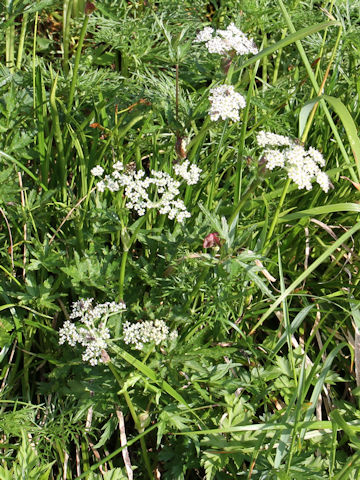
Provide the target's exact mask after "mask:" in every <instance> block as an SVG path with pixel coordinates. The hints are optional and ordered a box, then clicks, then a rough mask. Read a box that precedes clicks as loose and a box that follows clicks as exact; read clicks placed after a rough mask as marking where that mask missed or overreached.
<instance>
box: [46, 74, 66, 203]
mask: <svg viewBox="0 0 360 480" xmlns="http://www.w3.org/2000/svg"><path fill="white" fill-rule="evenodd" d="M57 80H58V75H57V76H56V78H55V81H54V84H53V86H52V89H51V93H50V107H51V116H52V120H53V124H54V136H55V141H56V145H57V151H58V158H57V160H58V172H59V177H60V189H61V194H62V199H63V201H64V202H66V200H67V191H66V177H67V175H66V161H65V155H64V143H63V134H62V131H61V128H60V120H59V113H58V110H57V106H56V96H55V93H56V85H57Z"/></svg>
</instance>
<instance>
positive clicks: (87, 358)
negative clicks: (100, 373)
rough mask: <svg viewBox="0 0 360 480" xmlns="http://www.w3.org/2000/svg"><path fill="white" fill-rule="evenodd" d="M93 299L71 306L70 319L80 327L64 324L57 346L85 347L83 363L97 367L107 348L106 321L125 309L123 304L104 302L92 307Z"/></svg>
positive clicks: (108, 333)
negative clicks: (77, 345)
mask: <svg viewBox="0 0 360 480" xmlns="http://www.w3.org/2000/svg"><path fill="white" fill-rule="evenodd" d="M93 300H94V299H93V298H88V299H86V300H85V299H80V300H79V301H78V302H74V303H73V304H72V311H71V314H70V319H71V320H74V319H78V320H79V321H80V322H81V325H75V324H74V323H73V322H71V321H70V320H66V322H64V325H63V327H62V328H61V329H60V330H59V344H60V345H62V344H63V343H68V344H69V345H70V346H72V347H75V345H76V344H77V343H79V344H80V345H82V346H83V347H85V352H84V353H83V355H82V359H83V361H84V362H89V363H90V365H97V364H98V363H99V362H102V359H101V350H105V349H106V347H107V340H109V338H110V331H109V329H108V328H107V326H106V321H107V319H108V318H109V316H110V315H114V314H116V313H119V312H122V311H123V310H125V309H126V305H125V303H124V302H119V303H115V302H106V303H100V304H98V305H96V306H95V307H93V305H92V303H93Z"/></svg>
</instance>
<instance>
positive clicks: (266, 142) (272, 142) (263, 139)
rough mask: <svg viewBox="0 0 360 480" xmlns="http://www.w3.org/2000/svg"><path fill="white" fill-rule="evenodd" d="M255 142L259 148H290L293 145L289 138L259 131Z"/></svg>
mask: <svg viewBox="0 0 360 480" xmlns="http://www.w3.org/2000/svg"><path fill="white" fill-rule="evenodd" d="M256 141H257V143H258V145H259V146H260V147H267V146H269V147H276V146H278V147H280V146H284V145H287V146H290V145H293V144H294V141H293V140H292V139H291V138H289V137H284V136H283V135H277V134H276V133H271V132H264V131H261V132H259V133H258V134H257V135H256Z"/></svg>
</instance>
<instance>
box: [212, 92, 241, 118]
mask: <svg viewBox="0 0 360 480" xmlns="http://www.w3.org/2000/svg"><path fill="white" fill-rule="evenodd" d="M209 100H210V103H211V107H210V111H209V114H210V118H211V120H213V121H216V120H218V119H219V118H220V117H221V118H222V119H223V120H226V119H227V118H230V119H231V120H233V121H234V122H236V121H239V119H240V117H239V109H240V108H245V107H246V101H245V98H244V97H243V96H242V95H240V93H237V92H235V90H234V87H233V86H232V85H219V86H218V87H214V88H212V89H211V90H210V96H209Z"/></svg>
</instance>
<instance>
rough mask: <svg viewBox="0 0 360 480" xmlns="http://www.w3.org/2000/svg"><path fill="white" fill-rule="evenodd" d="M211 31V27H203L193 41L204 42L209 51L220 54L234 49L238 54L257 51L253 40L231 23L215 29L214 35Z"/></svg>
mask: <svg viewBox="0 0 360 480" xmlns="http://www.w3.org/2000/svg"><path fill="white" fill-rule="evenodd" d="M213 33H214V29H213V28H211V27H205V28H204V30H203V31H201V32H199V33H198V34H197V36H196V38H195V40H194V41H195V42H196V43H202V42H205V45H206V48H207V49H208V51H209V52H210V53H219V54H220V55H223V54H224V53H226V52H231V51H235V52H236V53H237V54H238V55H247V54H248V53H252V54H254V55H255V54H257V53H258V49H257V48H256V46H255V44H254V42H253V41H252V40H249V39H248V38H247V36H246V35H245V34H244V33H243V32H242V31H241V30H239V29H238V28H237V27H236V26H235V25H234V24H233V23H230V25H229V26H228V27H227V29H226V30H217V31H216V32H215V36H214V35H213Z"/></svg>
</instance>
